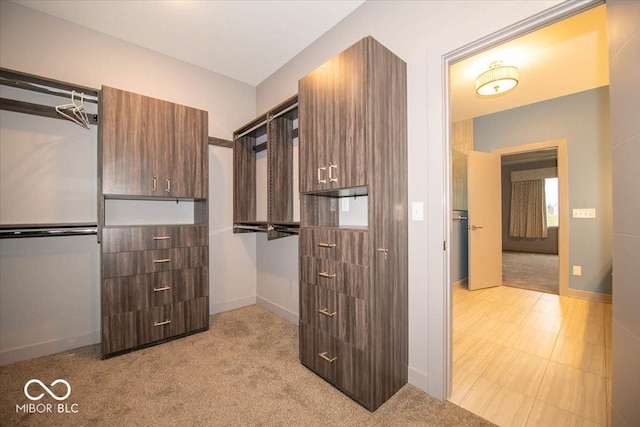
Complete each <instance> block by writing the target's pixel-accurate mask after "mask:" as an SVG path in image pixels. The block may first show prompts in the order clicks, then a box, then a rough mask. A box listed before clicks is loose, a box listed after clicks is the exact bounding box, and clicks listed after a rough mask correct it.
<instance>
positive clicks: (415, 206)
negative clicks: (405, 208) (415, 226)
mask: <svg viewBox="0 0 640 427" xmlns="http://www.w3.org/2000/svg"><path fill="white" fill-rule="evenodd" d="M411 219H412V220H414V221H424V203H422V202H411Z"/></svg>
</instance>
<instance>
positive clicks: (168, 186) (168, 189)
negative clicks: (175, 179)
mask: <svg viewBox="0 0 640 427" xmlns="http://www.w3.org/2000/svg"><path fill="white" fill-rule="evenodd" d="M167 193H171V180H170V179H167Z"/></svg>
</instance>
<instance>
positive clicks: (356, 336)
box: [300, 283, 369, 350]
mask: <svg viewBox="0 0 640 427" xmlns="http://www.w3.org/2000/svg"><path fill="white" fill-rule="evenodd" d="M300 294H301V305H300V320H301V321H302V322H304V323H307V324H309V325H311V326H313V327H314V328H316V329H319V330H321V331H322V332H324V333H326V334H328V335H331V336H333V337H335V338H338V339H339V340H340V341H343V342H345V343H347V344H350V345H352V346H353V347H355V348H358V349H361V350H367V348H368V341H369V337H368V331H369V328H368V323H369V322H368V315H367V301H365V300H362V299H359V298H354V297H352V296H349V295H345V294H343V293H339V292H333V291H330V290H328V289H324V288H321V287H319V286H313V285H309V284H306V283H302V284H301V287H300Z"/></svg>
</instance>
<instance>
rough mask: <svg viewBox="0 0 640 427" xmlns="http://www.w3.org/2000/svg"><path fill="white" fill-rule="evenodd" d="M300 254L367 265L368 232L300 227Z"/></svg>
mask: <svg viewBox="0 0 640 427" xmlns="http://www.w3.org/2000/svg"><path fill="white" fill-rule="evenodd" d="M299 245H300V253H301V254H302V255H306V256H310V257H314V258H321V259H326V260H332V261H340V262H345V263H348V264H357V265H368V263H369V246H368V245H369V233H368V232H367V231H364V230H363V231H356V230H339V229H332V228H302V229H300V238H299Z"/></svg>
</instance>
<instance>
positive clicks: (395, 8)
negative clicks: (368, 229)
mask: <svg viewBox="0 0 640 427" xmlns="http://www.w3.org/2000/svg"><path fill="white" fill-rule="evenodd" d="M558 3H560V2H559V1H508V2H505V1H475V2H469V1H424V2H414V1H368V2H366V3H365V4H363V5H362V6H360V7H359V8H358V9H356V10H355V11H354V12H353V13H352V14H351V15H349V16H348V17H347V18H345V19H344V20H343V21H341V22H340V23H339V24H338V25H336V26H335V27H334V28H332V29H331V30H330V31H328V32H327V33H326V34H324V35H323V36H322V37H320V38H319V39H318V40H317V41H316V42H314V43H313V44H312V45H310V46H309V47H308V48H307V49H305V50H304V51H302V52H301V53H300V54H299V55H297V56H296V57H295V58H293V59H292V60H291V61H290V62H289V63H287V64H286V65H285V66H283V67H282V68H281V69H280V70H278V71H277V72H276V73H274V74H273V75H272V76H271V77H269V78H268V79H267V80H265V81H264V82H263V83H261V84H260V85H259V86H258V88H257V106H256V107H257V110H258V111H264V110H266V109H268V108H269V107H270V106H272V105H276V104H277V103H278V102H279V101H281V100H283V99H285V98H286V97H287V96H289V95H291V94H293V93H295V92H297V81H298V79H300V78H301V77H303V76H304V75H306V74H307V73H308V72H310V71H311V70H313V69H314V68H316V67H317V66H319V65H321V64H322V63H323V62H325V61H326V60H328V59H329V58H331V57H333V56H334V55H336V54H337V53H339V52H340V51H342V50H344V49H345V48H347V47H348V46H350V45H351V44H353V43H355V42H356V41H358V40H360V39H361V38H363V37H365V36H367V35H371V36H373V37H374V38H376V39H377V40H378V41H380V42H381V43H382V44H384V45H385V46H387V47H388V48H389V49H391V50H392V51H393V52H395V53H396V54H397V55H399V56H400V57H401V58H402V59H404V60H405V61H406V62H407V74H408V127H409V129H408V131H409V141H408V142H409V202H410V203H411V202H412V201H424V202H425V215H426V221H424V222H415V221H410V222H409V381H410V382H411V383H412V384H415V385H417V386H418V387H420V388H422V389H424V390H426V391H428V392H429V393H431V394H432V395H434V396H436V397H439V398H443V397H445V372H444V369H443V367H444V366H445V347H444V343H445V333H446V331H447V327H446V325H445V321H444V319H445V316H444V311H445V264H446V262H445V259H444V254H443V251H442V242H443V240H444V239H445V234H446V233H445V225H444V224H445V221H448V218H449V214H448V213H445V211H444V200H443V189H444V188H445V183H444V177H445V173H446V172H445V171H446V169H445V155H444V150H443V148H444V145H443V144H444V143H443V141H444V136H443V120H444V118H443V114H444V112H443V93H444V87H443V74H442V56H443V55H445V54H447V53H449V52H451V51H453V50H455V49H457V48H459V47H462V46H464V45H466V44H468V43H471V42H473V41H475V40H477V39H479V38H481V37H484V36H486V35H488V34H490V33H492V32H495V31H497V30H499V29H502V28H504V27H507V26H509V25H512V24H514V23H516V22H518V21H520V20H522V19H524V18H527V17H529V16H532V15H534V14H536V13H538V12H540V11H542V10H544V9H547V8H549V7H551V6H554V5H556V4H558ZM284 240H286V241H287V242H286V243H283V244H282V246H281V247H279V250H280V251H281V252H280V254H279V256H280V259H282V260H284V259H291V260H293V259H297V242H296V241H295V240H290V239H284ZM285 245H286V247H285ZM261 250H262V246H261V245H260V244H259V247H258V253H259V255H258V269H259V270H261V269H262V268H263V266H262V264H261V263H260V259H261ZM281 264H282V265H283V268H282V269H280V270H279V271H278V272H275V271H273V270H274V269H273V268H272V272H271V276H270V285H269V286H268V287H267V286H265V287H263V286H261V282H260V280H261V276H260V274H259V276H258V298H259V300H260V299H262V300H267V301H271V302H274V303H276V304H277V305H279V306H282V307H284V308H285V309H286V310H287V311H289V312H291V313H297V312H298V309H297V305H296V303H297V301H295V302H294V301H291V300H289V301H287V300H285V299H284V298H283V292H280V291H281V289H280V290H279V291H278V292H275V291H274V290H273V289H274V288H275V287H276V286H275V284H274V282H275V281H276V279H275V278H276V277H278V279H279V280H280V282H281V285H282V287H286V286H288V283H291V282H292V281H293V279H294V275H293V273H292V272H291V271H289V270H288V268H287V267H285V263H284V262H281ZM287 304H290V305H287Z"/></svg>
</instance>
